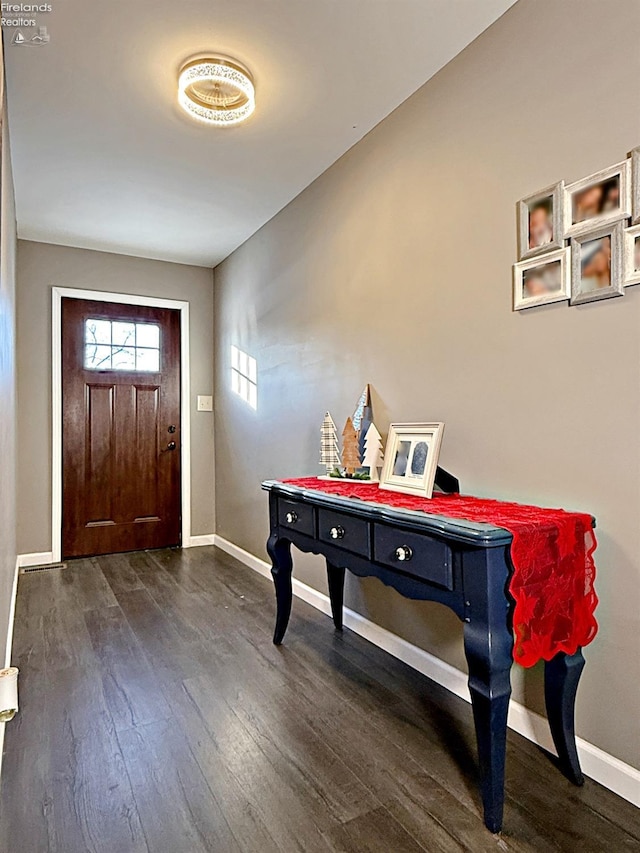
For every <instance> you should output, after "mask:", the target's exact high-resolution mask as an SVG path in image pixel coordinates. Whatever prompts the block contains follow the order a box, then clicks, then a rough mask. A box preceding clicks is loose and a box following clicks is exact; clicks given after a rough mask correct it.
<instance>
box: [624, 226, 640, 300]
mask: <svg viewBox="0 0 640 853" xmlns="http://www.w3.org/2000/svg"><path fill="white" fill-rule="evenodd" d="M631 284H640V224H638V225H634V226H633V227H632V228H627V229H626V230H625V232H624V285H625V287H629V285H631Z"/></svg>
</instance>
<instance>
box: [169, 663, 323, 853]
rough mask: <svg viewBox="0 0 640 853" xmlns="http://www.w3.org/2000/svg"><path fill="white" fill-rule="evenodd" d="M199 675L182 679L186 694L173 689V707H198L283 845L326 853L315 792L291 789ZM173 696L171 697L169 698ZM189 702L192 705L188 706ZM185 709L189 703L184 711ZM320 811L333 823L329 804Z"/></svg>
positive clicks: (229, 764) (229, 767)
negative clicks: (185, 679)
mask: <svg viewBox="0 0 640 853" xmlns="http://www.w3.org/2000/svg"><path fill="white" fill-rule="evenodd" d="M196 682H198V680H197V679H193V680H188V681H186V682H185V688H186V691H187V695H186V696H185V695H184V694H182V695H178V694H175V692H174V691H172V697H171V699H172V700H173V703H179V704H178V705H176V704H172V708H174V712H175V713H176V715H177V716H179V717H180V716H182V714H184V713H185V711H184V710H183V711H182V713H181V711H180V707H179V706H180V705H182V708H183V709H184V706H185V703H188V704H189V705H191V706H192V708H193V707H195V708H197V711H198V714H199V715H200V717H201V719H202V720H203V722H204V724H205V726H206V728H207V731H208V733H209V735H210V737H211V738H212V739H213V740H214V741H215V743H216V745H217V748H218V750H219V754H220V756H221V757H222V760H223V761H224V764H225V766H226V768H227V770H228V771H229V772H230V773H231V774H232V775H233V776H234V777H235V779H236V780H237V781H238V783H239V784H240V786H241V787H242V789H243V790H244V792H245V794H246V795H247V797H248V799H249V801H250V802H251V803H252V805H253V807H254V808H256V809H257V810H258V812H259V814H260V818H261V820H262V822H263V824H264V826H265V827H266V829H267V831H268V832H269V835H270V836H271V837H272V838H273V839H274V840H275V842H276V843H277V844H278V846H279V847H280V849H281V850H283V851H301V853H302V851H304V853H307V851H309V853H327V850H329V849H331V848H330V847H329V846H328V844H327V842H326V841H325V840H324V838H323V837H322V834H321V832H320V830H319V828H318V825H317V820H318V812H319V810H321V808H322V806H321V804H319V802H318V800H319V797H313V796H309V795H308V790H307V789H306V788H305V789H303V790H294V789H293V788H291V787H290V786H289V785H288V784H287V781H286V779H285V778H284V776H283V773H282V768H281V767H278V766H274V765H273V764H272V763H271V761H270V760H269V758H268V757H267V756H266V755H265V754H264V753H263V751H262V750H261V749H260V747H259V745H258V744H257V743H256V741H255V739H254V738H253V736H252V734H251V731H250V730H248V729H247V727H246V726H245V725H244V724H243V723H242V722H241V721H240V719H239V718H238V717H237V716H236V714H235V713H234V711H233V709H232V708H231V707H230V706H229V705H228V703H227V702H225V701H224V700H223V699H222V698H221V696H220V695H219V693H218V691H216V690H215V689H214V688H213V687H211V685H209V684H208V683H207V682H206V681H205V682H199V683H196ZM170 701H171V700H170ZM192 708H191V710H192ZM188 711H189V709H187V712H188ZM323 816H324V817H325V818H326V823H327V824H328V825H335V824H336V822H335V821H334V820H333V819H332V816H331V814H330V813H329V812H328V810H326V809H325V810H324V812H323Z"/></svg>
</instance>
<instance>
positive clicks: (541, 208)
mask: <svg viewBox="0 0 640 853" xmlns="http://www.w3.org/2000/svg"><path fill="white" fill-rule="evenodd" d="M563 246H564V181H558V182H557V183H555V184H552V185H551V186H549V187H546V188H545V189H543V190H540V191H539V192H536V193H533V194H532V195H529V196H526V197H525V198H522V199H520V201H519V202H518V259H519V260H524V259H525V258H530V257H532V256H534V255H538V254H540V252H546V251H549V250H551V249H560V248H562V247H563Z"/></svg>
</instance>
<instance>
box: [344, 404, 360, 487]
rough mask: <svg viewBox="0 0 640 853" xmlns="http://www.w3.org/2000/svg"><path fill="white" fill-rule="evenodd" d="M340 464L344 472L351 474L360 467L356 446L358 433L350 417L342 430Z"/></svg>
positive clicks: (358, 450) (358, 451) (358, 452)
mask: <svg viewBox="0 0 640 853" xmlns="http://www.w3.org/2000/svg"><path fill="white" fill-rule="evenodd" d="M342 464H343V466H344V469H345V472H346V473H347V474H350V475H351V476H353V475H354V474H355V472H356V469H357V468H359V467H360V449H359V447H358V433H357V431H356V429H355V428H354V426H353V421H352V420H351V418H347V422H346V424H345V425H344V429H343V430H342Z"/></svg>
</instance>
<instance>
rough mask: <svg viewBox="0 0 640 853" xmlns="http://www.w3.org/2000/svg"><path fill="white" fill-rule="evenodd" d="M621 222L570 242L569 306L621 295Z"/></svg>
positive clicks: (622, 262) (622, 272) (622, 278)
mask: <svg viewBox="0 0 640 853" xmlns="http://www.w3.org/2000/svg"><path fill="white" fill-rule="evenodd" d="M623 236H624V230H623V226H622V222H617V223H616V224H615V225H608V226H604V227H603V228H598V229H596V230H594V231H590V232H589V233H588V234H581V235H580V236H578V237H574V238H572V240H571V305H581V304H582V303H584V302H595V301H597V300H599V299H609V297H611V296H624V270H623V268H624V258H623Z"/></svg>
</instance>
